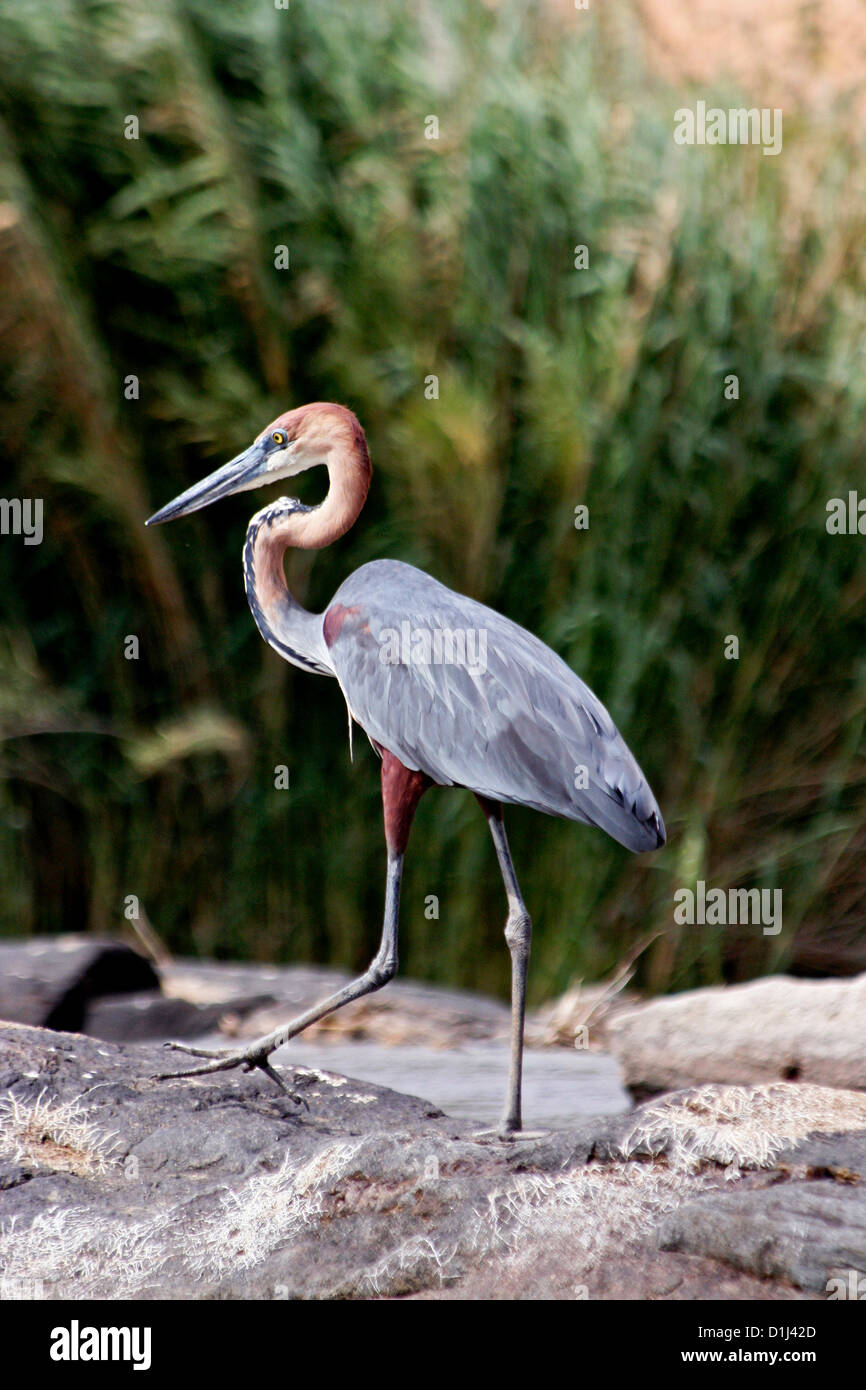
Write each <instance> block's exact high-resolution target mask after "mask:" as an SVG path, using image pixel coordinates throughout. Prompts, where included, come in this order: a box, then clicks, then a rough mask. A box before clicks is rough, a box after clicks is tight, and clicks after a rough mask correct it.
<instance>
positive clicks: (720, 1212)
mask: <svg viewBox="0 0 866 1390" xmlns="http://www.w3.org/2000/svg"><path fill="white" fill-rule="evenodd" d="M659 1240H660V1243H661V1246H662V1249H663V1250H686V1251H689V1252H690V1253H692V1254H700V1255H709V1256H711V1257H712V1258H713V1259H716V1260H724V1261H725V1262H726V1263H727V1264H730V1265H733V1266H734V1267H735V1268H737V1269H744V1270H748V1271H749V1272H750V1273H753V1274H757V1275H760V1276H762V1277H764V1278H773V1279H779V1278H781V1279H787V1280H790V1282H791V1283H792V1284H796V1285H798V1286H799V1287H800V1288H802V1289H811V1290H813V1291H814V1292H815V1293H823V1294H825V1295H826V1293H827V1290H828V1285H829V1282H830V1280H831V1278H832V1277H833V1274H834V1271H836V1270H844V1271H848V1270H852V1269H853V1270H857V1271H858V1272H863V1273H866V1197H864V1194H863V1192H862V1190H858V1189H857V1188H850V1187H844V1186H839V1185H838V1184H836V1183H834V1182H832V1181H824V1182H813V1183H805V1182H797V1183H785V1184H782V1185H781V1186H779V1187H773V1188H770V1189H764V1190H757V1191H743V1192H727V1193H724V1194H723V1195H721V1196H715V1195H713V1196H705V1197H698V1198H697V1199H696V1200H695V1201H694V1202H687V1203H686V1204H685V1205H684V1206H682V1207H680V1208H679V1209H678V1210H677V1211H675V1212H672V1213H671V1214H670V1215H669V1216H667V1217H665V1218H664V1220H663V1222H662V1225H661V1229H660V1233H659ZM864 1289H866V1281H864Z"/></svg>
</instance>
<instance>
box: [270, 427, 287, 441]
mask: <svg viewBox="0 0 866 1390" xmlns="http://www.w3.org/2000/svg"><path fill="white" fill-rule="evenodd" d="M271 439H272V440H273V441H274V443H275V444H285V442H286V436H285V435H284V434H283V432H282V430H274V432H273V434H272V435H271Z"/></svg>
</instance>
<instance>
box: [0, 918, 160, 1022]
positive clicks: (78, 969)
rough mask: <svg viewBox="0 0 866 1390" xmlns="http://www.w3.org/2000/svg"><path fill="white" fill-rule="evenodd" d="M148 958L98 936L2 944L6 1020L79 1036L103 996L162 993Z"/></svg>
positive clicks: (0, 1005) (1, 999)
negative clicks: (92, 1006)
mask: <svg viewBox="0 0 866 1390" xmlns="http://www.w3.org/2000/svg"><path fill="white" fill-rule="evenodd" d="M158 989H159V978H158V976H157V974H156V971H155V970H154V968H153V966H152V965H151V964H150V962H149V961H148V960H146V959H145V957H144V956H141V955H139V954H138V952H137V951H133V950H132V949H131V948H130V947H129V946H127V945H125V944H124V943H123V942H122V941H113V940H110V939H103V938H100V937H96V936H73V935H69V936H61V937H56V936H50V937H34V938H33V939H32V940H29V941H3V942H0V1018H2V1019H9V1020H10V1021H11V1022H14V1023H32V1024H36V1025H39V1026H41V1027H44V1028H59V1029H67V1030H70V1031H77V1030H78V1029H80V1028H81V1027H82V1026H83V1024H84V1019H85V1014H86V1011H87V1007H88V1005H89V1003H90V1002H91V1001H92V1000H94V999H97V998H100V997H101V996H103V995H117V994H128V993H131V992H133V991H135V990H158Z"/></svg>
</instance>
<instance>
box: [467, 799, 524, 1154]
mask: <svg viewBox="0 0 866 1390" xmlns="http://www.w3.org/2000/svg"><path fill="white" fill-rule="evenodd" d="M478 801H479V804H480V806H481V809H482V811H483V812H484V814H485V816H486V817H487V824H488V825H489V826H490V833H491V835H492V836H493V843H494V845H495V846H496V857H497V859H498V860H499V868H500V871H501V873H502V882H503V883H504V884H505V893H506V896H507V898H508V920H507V921H506V923H505V940H506V941H507V942H508V949H509V951H510V952H511V1062H510V1067H509V1076H508V1095H507V1097H506V1101H505V1113H504V1114H503V1116H502V1122H501V1124H500V1126H499V1137H500V1138H501V1139H510V1138H512V1137H513V1136H514V1135H515V1134H518V1133H519V1131H520V1129H521V1085H522V1078H523V1020H524V1015H525V1012H526V974H527V970H528V967H529V944H530V941H531V939H532V922H531V920H530V917H529V913H528V912H527V910H526V904H525V902H524V901H523V897H522V894H521V892H520V887H519V885H518V882H517V875H516V874H515V872H514V864H513V863H512V860H511V851H510V849H509V848H508V837H507V835H506V834H505V823H504V821H503V819H502V807H501V806H500V804H499V803H498V802H496V801H488V799H487V798H486V797H483V796H479V797H478Z"/></svg>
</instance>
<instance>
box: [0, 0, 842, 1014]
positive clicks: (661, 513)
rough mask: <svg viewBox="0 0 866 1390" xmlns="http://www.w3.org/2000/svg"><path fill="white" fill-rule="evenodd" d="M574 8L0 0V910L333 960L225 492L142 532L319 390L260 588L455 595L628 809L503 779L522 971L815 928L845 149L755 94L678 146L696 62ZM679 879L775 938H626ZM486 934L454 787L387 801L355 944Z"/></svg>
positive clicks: (325, 898)
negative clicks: (328, 477)
mask: <svg viewBox="0 0 866 1390" xmlns="http://www.w3.org/2000/svg"><path fill="white" fill-rule="evenodd" d="M598 8H599V9H602V8H603V9H604V10H605V14H604V15H602V16H597V15H595V14H590V15H585V16H584V15H582V16H581V22H580V23H579V24H578V25H576V26H575V27H574V28H573V29H572V30H570V31H569V32H567V33H562V32H560V30H559V29H558V28H557V27H556V26H555V25H553V24H551V23H550V22H549V18H546V17H545V15H544V12H543V11H542V10H539V9H537V8H535V7H533V6H526V5H520V6H512V5H510V4H504V5H502V6H501V7H500V8H499V9H497V10H495V11H494V10H489V9H486V8H485V7H483V6H480V5H478V4H477V3H473V2H472V0H465V3H464V0H437V3H436V4H435V5H433V4H419V5H417V6H414V7H406V6H405V5H403V4H398V3H396V0H377V3H376V4H356V5H346V4H338V3H336V0H316V3H312V0H292V3H291V8H290V9H289V10H278V9H276V8H275V7H274V6H273V5H272V4H269V3H265V0H236V3H233V4H231V5H227V6H221V5H215V4H213V3H206V0H147V3H144V0H127V3H124V4H119V3H113V2H111V3H106V0H61V3H55V4H53V5H51V6H38V5H33V4H32V3H31V0H4V5H3V24H2V27H0V71H2V73H3V77H2V88H0V199H2V207H0V247H2V257H0V317H2V330H3V342H4V347H3V350H2V355H0V390H2V394H3V398H4V404H3V411H2V429H3V450H4V455H5V457H6V461H7V462H6V472H5V474H4V477H5V479H6V482H5V484H4V486H5V489H6V492H5V495H7V496H28V497H42V498H44V502H45V540H44V543H43V544H42V545H41V546H25V545H23V543H22V540H21V538H20V537H14V536H5V537H2V538H0V671H2V680H0V773H2V782H0V874H2V883H3V891H2V904H0V914H2V917H0V931H2V932H3V933H6V934H9V933H21V932H51V931H58V930H82V929H94V930H100V931H101V930H116V929H118V928H120V927H121V926H122V925H123V917H122V911H123V902H124V899H125V897H126V896H127V895H128V894H136V895H138V896H139V898H140V900H141V902H142V904H143V905H144V906H145V907H146V909H147V912H148V914H149V917H150V919H151V921H152V922H153V924H154V926H155V927H156V928H157V930H158V931H159V933H160V934H161V936H162V937H163V939H164V940H165V941H166V942H167V943H168V944H169V946H170V947H171V948H172V949H173V950H175V951H178V952H184V953H195V952H201V953H204V954H208V955H210V954H215V955H219V956H223V957H228V956H233V955H242V956H246V957H251V958H256V959H271V958H273V959H281V960H288V959H299V960H302V959H310V960H315V961H319V962H323V963H324V962H331V963H334V964H341V965H346V966H353V967H360V966H363V965H365V964H366V963H367V961H368V959H369V958H370V956H371V955H372V952H373V950H374V949H375V944H376V942H377V940H378V935H379V928H380V919H381V909H382V887H383V875H384V849H383V843H382V838H381V830H380V811H379V805H378V764H377V763H376V761H375V758H374V755H373V753H372V751H371V750H370V748H369V747H368V745H367V743H366V740H364V739H362V738H356V740H355V749H356V751H355V761H354V764H351V763H350V761H349V756H348V749H347V738H346V727H345V709H344V706H343V702H342V697H341V696H340V692H339V690H338V689H337V686H336V683H334V682H329V681H325V680H321V679H317V678H315V677H312V676H308V675H305V674H303V673H302V672H300V671H298V670H296V669H294V668H290V667H288V666H287V665H285V664H284V663H283V662H281V661H280V659H279V658H278V657H277V656H276V655H275V654H274V653H273V652H271V651H270V650H269V649H268V648H267V647H266V646H265V645H264V644H263V643H262V641H261V639H260V637H259V635H258V633H257V632H256V630H255V627H254V625H253V623H252V621H251V618H250V615H249V612H248V610H247V606H246V603H245V600H244V594H243V585H242V573H241V565H240V552H241V545H242V541H243V535H244V529H245V525H246V520H247V517H248V515H249V513H251V512H252V511H253V510H254V509H255V507H256V506H259V505H261V502H260V501H259V500H258V499H256V500H255V501H254V500H253V499H252V498H251V497H246V498H244V497H241V498H240V499H232V500H231V501H229V502H226V503H222V504H220V506H219V507H215V508H213V509H212V510H209V511H207V512H205V513H204V514H202V515H201V516H198V517H194V518H192V519H190V520H187V521H184V522H183V523H179V524H178V525H177V526H174V527H170V528H166V530H164V531H158V532H155V533H154V532H149V531H145V530H144V528H143V526H142V521H143V519H144V518H145V517H146V516H147V515H148V514H149V513H150V512H151V511H153V510H154V509H155V508H156V507H158V506H160V505H162V503H164V502H165V501H167V500H168V499H169V498H170V497H172V496H173V495H174V494H176V493H177V492H179V491H181V490H182V489H183V488H184V487H186V486H187V485H188V484H189V483H190V482H191V481H193V480H195V479H196V478H198V477H200V476H202V475H203V474H204V473H206V472H208V471H210V470H211V469H212V468H214V467H215V466H216V465H217V464H218V463H219V462H221V461H223V460H224V459H225V458H228V457H230V456H231V455H232V454H234V453H235V452H237V451H238V450H239V449H240V448H241V447H243V446H244V445H245V444H246V443H247V442H248V441H249V439H250V438H251V437H252V436H253V435H254V434H255V433H256V432H257V431H258V430H259V429H260V428H261V427H262V425H263V424H264V423H265V422H266V421H267V420H268V419H270V418H272V416H273V415H275V414H276V413H277V412H278V411H279V410H281V409H285V408H287V407H289V406H291V405H295V404H300V403H302V402H303V401H306V400H315V399H326V400H327V399H334V400H339V401H343V402H345V403H346V404H348V405H350V406H351V407H352V408H353V409H355V410H356V411H357V413H358V414H359V416H360V418H361V420H362V422H363V424H364V426H365V428H366V430H367V434H368V439H369V443H370V449H371V454H372V457H373V462H374V469H375V472H374V487H373V491H372V493H371V499H370V502H369V504H368V507H367V510H366V511H365V513H364V515H363V516H362V518H361V521H360V523H359V525H358V526H357V527H356V528H355V531H354V532H353V533H352V534H350V535H349V536H348V537H347V538H346V539H345V540H343V541H342V542H340V543H339V544H338V545H336V546H335V547H333V548H332V549H331V550H329V551H327V552H322V553H319V554H316V555H312V554H301V553H297V554H294V555H292V556H290V557H289V558H288V560H287V574H288V578H289V582H290V585H291V587H292V588H293V590H294V591H295V592H296V593H297V594H298V596H299V598H300V599H301V601H302V602H305V603H307V604H308V606H313V607H316V608H323V607H324V606H325V605H326V603H327V601H328V599H329V597H330V595H331V594H332V593H333V591H334V590H335V589H336V587H337V585H338V584H339V583H340V581H341V580H342V578H343V577H344V576H345V575H346V574H348V573H349V571H350V570H351V569H352V568H354V567H355V566H357V565H358V564H360V563H362V562H364V561H366V560H369V559H371V558H374V557H378V556H393V557H398V558H401V559H404V560H408V561H410V562H413V563H416V564H419V565H421V566H423V567H425V568H427V569H429V570H430V571H431V572H432V573H434V574H435V575H436V576H437V577H438V578H440V579H442V580H444V581H445V582H446V583H448V584H450V585H452V586H454V587H456V588H458V589H461V590H463V591H465V592H467V593H470V594H472V595H473V596H476V597H478V598H481V599H482V600H484V601H485V602H488V603H492V604H494V605H495V606H496V607H498V608H500V609H502V610H503V611H505V612H506V613H508V614H509V615H510V616H512V617H513V618H515V619H516V620H517V621H519V622H522V623H523V624H525V625H526V626H528V627H530V628H531V629H533V630H534V631H536V632H537V633H539V635H540V636H542V637H543V638H544V639H545V640H547V641H548V642H550V643H551V644H552V645H553V646H554V647H555V648H556V649H557V651H559V652H560V653H561V654H562V655H563V656H564V657H565V659H566V660H567V661H568V662H569V663H570V664H572V665H573V666H574V667H575V669H577V670H578V671H580V672H581V674H582V675H583V676H584V678H585V679H586V680H587V681H588V682H589V683H590V684H591V685H592V686H593V688H594V689H595V690H596V691H597V692H598V693H599V695H600V696H601V697H602V699H603V700H604V701H605V703H606V704H607V705H608V707H609V708H610V710H611V712H612V714H613V716H614V718H615V720H616V722H617V724H618V725H619V727H620V728H621V729H622V731H623V733H624V734H625V736H626V738H627V740H628V742H629V744H630V745H631V747H632V748H633V749H634V750H635V752H636V754H637V756H638V759H639V761H640V763H641V764H642V766H643V768H644V770H645V772H646V773H647V775H648V777H649V779H650V782H651V784H652V786H653V788H654V789H655V791H656V793H657V795H658V798H659V801H660V804H661V806H662V809H663V811H664V814H665V817H666V820H667V825H668V830H669V845H668V848H667V849H666V850H665V851H663V852H662V853H661V854H659V855H656V856H653V857H649V858H644V859H637V858H633V857H631V856H629V855H628V854H627V853H626V852H625V851H624V850H621V849H620V848H619V847H618V846H616V845H614V844H612V843H611V842H609V841H608V840H607V839H606V838H605V837H604V836H602V835H601V834H599V833H594V832H592V831H590V830H587V829H585V828H582V827H577V826H574V825H571V824H568V823H564V822H559V821H553V820H547V819H544V818H541V817H539V816H537V815H535V814H533V813H531V812H526V811H522V810H515V811H512V812H511V813H510V815H509V827H510V834H511V839H512V846H513V849H514V852H515V857H516V861H517V865H518V871H519V873H520V876H521V880H522V884H523V888H524V893H525V896H526V898H527V901H528V902H529V904H530V908H531V910H532V911H533V913H534V918H535V926H536V936H535V941H534V947H533V950H534V957H533V970H532V988H533V993H534V996H535V998H536V999H538V998H539V997H541V996H542V995H546V994H550V993H551V992H554V991H556V990H558V989H561V988H563V987H565V986H566V984H567V983H568V982H569V981H570V980H571V979H572V978H573V977H574V976H575V975H578V974H582V975H585V976H587V977H594V976H597V975H599V974H601V973H603V972H605V971H607V970H609V969H610V968H611V967H612V966H613V965H614V963H615V962H616V961H617V960H618V959H619V958H621V957H622V956H623V954H624V953H625V952H626V951H627V950H628V949H629V948H631V947H632V946H633V945H634V944H635V943H636V942H637V941H638V940H640V939H642V938H644V937H646V936H647V934H649V933H652V932H653V931H655V932H658V933H661V934H660V935H659V936H658V938H657V939H656V940H655V942H654V943H653V945H652V946H651V947H650V948H649V950H648V951H647V952H646V953H645V955H644V956H643V958H642V966H641V969H642V976H641V978H642V982H643V984H644V985H645V986H646V987H648V988H651V989H664V988H674V987H683V986H687V985H694V984H698V983H701V982H708V981H714V980H717V979H719V978H741V977H744V976H747V975H750V974H753V973H757V972H760V971H763V970H768V969H773V968H778V967H780V966H782V967H784V966H787V965H790V964H791V962H792V961H793V962H794V963H795V964H796V961H797V958H798V953H799V954H800V955H801V956H802V955H804V953H805V954H808V951H807V949H806V948H807V947H808V945H809V943H812V944H813V945H814V944H816V943H817V945H818V946H819V947H820V946H821V945H822V943H835V945H834V946H833V949H834V950H837V951H838V952H839V953H841V955H844V953H845V951H853V952H854V953H855V955H856V952H857V950H858V949H859V946H861V945H862V943H863V928H862V922H863V916H864V906H866V872H864V867H863V865H864V849H866V835H864V808H866V787H864V763H863V751H864V748H863V742H864V740H863V729H864V709H866V651H864V621H863V618H864V596H866V595H864V589H866V578H864V564H863V546H864V540H863V539H862V538H861V537H857V536H850V537H845V536H829V535H828V534H827V532H826V529H825V506H826V502H827V500H828V498H830V497H834V496H845V495H846V494H847V491H848V489H849V488H855V487H856V486H857V485H858V483H860V484H861V486H862V485H863V482H864V473H863V456H864V444H866V356H864V353H866V286H864V255H863V247H864V246H866V205H864V203H863V199H862V187H863V184H862V176H863V148H862V143H861V139H860V136H859V134H858V132H856V131H852V130H850V128H849V127H850V123H846V122H845V121H844V120H843V119H841V118H840V119H839V121H838V122H836V123H827V122H825V123H824V124H823V125H822V126H821V127H819V128H814V129H809V128H806V127H805V126H804V127H801V128H797V126H796V122H795V121H794V120H793V119H790V120H789V119H788V117H787V116H786V121H785V128H784V136H785V146H784V152H783V154H782V155H781V156H780V157H779V158H775V159H774V158H765V157H763V156H762V155H761V152H760V150H759V149H756V148H744V149H740V148H736V147H732V148H725V147H719V148H714V149H709V148H703V149H702V148H695V149H682V148H680V147H678V146H676V145H675V144H674V142H673V139H672V128H673V111H674V110H675V109H676V107H678V106H680V105H683V104H684V103H685V102H687V101H688V102H691V100H692V98H693V96H694V95H697V96H704V97H707V98H708V99H710V100H713V99H717V100H719V102H720V103H721V104H724V105H727V104H728V99H729V98H730V97H732V96H736V94H732V93H730V92H728V91H719V92H715V93H708V92H706V91H702V92H698V93H697V94H692V93H689V92H685V91H680V92H671V91H670V90H666V89H665V88H664V87H662V86H661V85H660V84H659V83H658V82H657V81H655V80H654V79H653V78H652V77H651V76H650V75H649V74H648V73H647V72H646V71H645V68H644V65H643V62H642V58H641V45H640V39H639V33H638V30H637V26H636V23H635V21H634V20H633V18H632V15H631V11H630V10H629V8H628V5H627V4H625V3H622V4H620V5H619V6H615V7H612V8H611V7H598ZM735 104H739V102H736V103H735ZM430 114H435V115H436V116H437V117H438V119H439V139H438V140H428V139H426V138H425V118H426V117H427V116H428V115H430ZM129 115H136V116H137V117H138V118H139V121H140V138H139V139H137V140H131V139H126V138H124V123H125V120H126V118H127V117H128V116H129ZM280 244H285V245H287V246H288V247H289V250H290V257H291V264H290V269H289V270H287V271H279V270H277V269H275V268H274V247H275V246H277V245H280ZM577 244H586V245H587V246H588V248H589V255H590V264H589V268H588V269H586V270H582V271H579V270H576V269H575V268H574V248H575V246H576V245H577ZM430 373H435V374H437V375H438V376H439V380H440V398H439V400H438V401H428V400H426V399H425V395H424V379H425V377H426V376H427V375H428V374H430ZM728 373H736V374H737V375H738V377H739V382H740V397H739V400H736V401H730V400H726V399H725V396H724V378H725V376H726V375H727V374H728ZM130 374H134V375H136V376H137V377H138V378H139V380H140V384H141V392H140V399H139V400H137V401H136V400H126V399H125V397H124V380H125V378H126V377H127V376H129V375H130ZM324 481H325V480H324V477H323V475H319V474H317V473H313V474H310V475H307V476H306V477H305V478H304V479H302V480H301V483H300V490H301V491H302V495H303V496H304V497H305V499H306V500H308V501H312V500H315V499H316V498H317V497H318V496H320V495H321V492H322V487H323V484H324ZM581 502H585V503H587V504H588V506H589V508H590V527H589V530H588V531H578V530H576V529H575V527H574V524H573V520H574V517H573V514H574V507H575V506H576V505H577V504H578V503H581ZM729 633H733V634H737V635H738V636H739V639H740V659H739V661H727V660H725V659H724V658H723V648H724V639H725V636H726V635H727V634H729ZM130 634H132V635H136V636H137V637H138V639H139V643H140V650H139V657H138V659H137V660H128V659H126V657H125V654H124V653H125V639H126V637H127V636H128V635H130ZM283 763H284V764H287V765H288V767H289V769H290V776H291V788H290V790H289V791H277V790H275V787H274V768H275V766H277V765H278V764H283ZM698 878H704V879H705V880H706V881H707V882H708V883H711V884H714V885H720V886H724V887H727V886H734V885H743V886H758V887H761V886H763V887H781V888H782V889H783V890H784V929H783V932H782V934H781V935H780V936H779V937H776V938H772V937H763V936H762V935H761V934H760V932H756V931H755V930H752V931H751V932H748V933H742V932H740V933H737V932H732V931H730V930H729V931H727V932H725V931H724V930H721V929H719V930H714V929H711V928H708V927H703V928H701V927H695V928H688V927H682V928H677V927H675V926H674V925H673V910H672V909H673V893H674V891H675V889H677V888H678V887H681V886H688V885H690V884H692V883H694V881H695V880H696V879H698ZM431 893H435V894H437V895H438V896H439V899H440V917H439V920H438V921H428V920H426V919H425V917H424V899H425V896H426V895H428V894H431ZM503 923H504V902H503V897H502V891H501V885H500V883H499V879H498V871H497V868H496V863H495V858H494V856H493V853H492V849H491V846H490V844H489V840H488V836H487V830H486V827H485V825H484V822H483V819H482V817H481V816H480V815H479V813H478V810H477V807H476V805H475V803H474V800H473V798H472V797H471V796H470V795H469V794H468V793H453V792H452V793H448V794H447V795H445V794H441V793H439V794H435V793H434V794H431V795H430V796H428V797H427V798H425V800H424V802H423V803H422V806H421V809H420V812H419V815H418V819H417V821H416V828H415V831H414V834H413V839H412V842H411V845H410V853H409V856H408V862H407V874H406V882H405V888H404V907H403V929H402V969H403V971H404V972H408V973H411V974H414V975H416V976H426V977H428V978H431V979H439V980H448V981H451V982H455V983H460V984H464V985H473V986H480V987H484V988H489V989H495V990H502V989H504V988H505V985H506V981H507V977H508V956H507V952H506V950H505V946H504V944H503V941H502V935H501V933H502V927H503ZM804 943H805V945H804ZM862 959H863V958H861V963H862Z"/></svg>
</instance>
